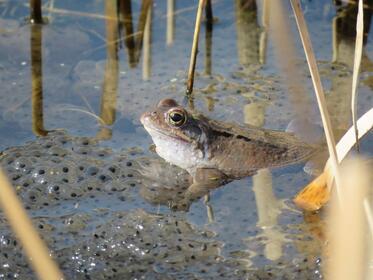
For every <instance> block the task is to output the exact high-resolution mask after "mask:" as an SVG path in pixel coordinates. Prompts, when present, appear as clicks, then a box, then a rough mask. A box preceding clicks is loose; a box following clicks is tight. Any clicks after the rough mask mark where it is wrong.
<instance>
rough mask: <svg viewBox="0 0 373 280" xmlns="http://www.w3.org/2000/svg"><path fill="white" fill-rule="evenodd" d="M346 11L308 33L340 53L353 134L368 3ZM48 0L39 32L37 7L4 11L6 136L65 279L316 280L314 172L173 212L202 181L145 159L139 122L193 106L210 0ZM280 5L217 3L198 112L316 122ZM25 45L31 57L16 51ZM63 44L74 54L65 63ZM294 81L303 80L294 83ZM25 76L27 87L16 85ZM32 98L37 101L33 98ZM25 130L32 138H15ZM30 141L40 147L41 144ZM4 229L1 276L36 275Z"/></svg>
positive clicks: (334, 73) (332, 69) (272, 173)
mask: <svg viewBox="0 0 373 280" xmlns="http://www.w3.org/2000/svg"><path fill="white" fill-rule="evenodd" d="M52 2H53V3H54V5H55V6H53V5H52V4H51V3H52ZM335 2H336V3H335V4H333V5H332V4H331V3H329V2H327V1H322V2H319V3H313V2H312V3H311V2H310V3H308V2H307V3H306V4H305V5H306V6H307V9H308V11H309V12H308V14H306V16H307V17H308V20H309V21H310V23H311V24H310V26H311V31H312V32H313V33H314V34H317V35H319V36H314V37H313V38H312V39H313V40H315V42H316V44H317V45H328V46H329V49H330V50H332V53H328V52H329V49H328V48H325V49H322V48H320V49H317V52H319V53H318V56H319V57H321V58H322V59H320V61H319V63H320V69H321V72H322V76H323V79H324V82H325V85H326V88H327V91H328V95H327V100H328V105H329V111H330V113H331V117H332V121H333V124H334V128H335V129H336V132H337V136H341V135H342V134H343V133H344V131H345V130H346V128H348V127H349V125H350V119H351V117H350V109H349V105H350V92H351V78H350V76H351V75H350V72H351V69H352V63H353V60H352V58H353V52H354V40H353V38H354V37H355V23H356V11H357V6H356V5H355V4H354V3H348V4H344V3H339V1H335ZM51 3H48V4H46V5H45V6H43V12H44V16H45V15H49V17H50V19H52V18H53V20H49V23H47V24H41V21H42V17H41V16H42V15H41V11H40V10H39V9H37V8H33V9H31V17H32V18H33V19H34V21H33V23H32V24H28V25H24V24H20V23H19V22H21V21H22V20H23V18H24V17H25V16H26V15H27V12H28V6H25V3H23V2H22V1H20V2H19V3H18V4H17V5H15V4H11V3H10V2H9V1H4V2H2V3H0V15H1V18H0V20H1V25H0V26H4V27H0V37H4V38H5V39H3V38H1V39H0V58H4V59H2V61H1V62H0V71H1V72H2V73H3V75H2V77H4V78H3V80H2V83H4V89H3V92H2V93H1V95H2V96H1V103H2V104H0V108H1V113H2V114H1V116H0V117H1V122H2V124H0V131H2V132H5V131H7V133H8V134H5V133H2V134H3V135H2V137H3V139H4V142H3V141H2V140H1V141H0V142H3V143H2V146H1V147H2V148H4V151H3V155H2V156H1V157H0V161H1V164H2V166H4V168H5V169H6V170H7V171H8V174H9V175H10V178H11V179H12V181H13V184H14V186H15V187H16V189H17V192H18V195H19V196H20V198H21V199H22V201H23V203H24V205H25V206H26V207H27V209H28V211H29V213H30V214H31V216H32V217H33V220H34V222H35V224H37V225H39V230H40V231H41V232H42V234H43V236H44V237H45V240H46V242H47V243H48V245H49V246H50V248H51V250H52V253H53V254H52V255H53V256H55V258H56V260H57V262H58V263H59V265H60V266H61V268H62V269H63V271H64V273H66V275H67V277H71V278H75V277H77V278H79V277H84V276H87V275H88V276H89V275H91V276H92V275H96V276H95V277H94V278H95V279H103V278H105V277H122V279H123V278H126V277H127V278H131V277H132V278H134V277H145V278H147V277H148V278H154V279H157V277H158V278H159V279H168V278H170V279H172V278H175V277H185V278H192V277H197V278H198V277H200V278H203V277H206V275H207V277H210V278H212V277H214V278H221V279H227V278H230V279H242V278H245V277H258V278H260V279H273V278H271V276H273V275H278V277H279V278H281V277H282V276H283V278H284V279H291V277H294V275H297V276H299V277H310V279H318V278H319V273H320V260H319V259H318V257H319V255H320V247H321V245H320V244H322V243H323V242H324V240H323V229H322V228H323V221H322V218H323V217H322V215H318V214H315V215H308V216H303V214H302V213H300V212H299V211H298V210H296V209H294V207H293V205H292V204H291V203H290V201H289V198H291V197H292V195H294V194H295V193H296V192H297V190H298V189H299V188H300V187H301V186H303V185H304V184H305V183H306V182H308V181H309V180H310V177H309V176H307V175H306V174H304V172H303V170H302V166H301V165H296V166H293V167H284V168H279V169H275V170H270V169H263V170H260V171H259V172H258V173H257V174H256V175H254V176H253V177H252V178H246V179H242V180H239V181H234V182H231V183H229V184H228V185H226V186H225V187H223V188H219V189H215V190H213V191H211V192H209V191H208V192H204V193H201V194H198V195H196V197H195V198H193V199H192V201H191V202H190V204H189V205H187V206H188V207H187V208H188V212H183V211H181V212H174V211H172V208H173V207H172V206H173V204H174V203H175V201H177V200H182V199H184V198H185V197H184V195H185V190H186V186H188V185H189V184H190V178H189V177H188V175H187V174H186V173H185V172H184V171H182V170H180V169H178V168H176V167H175V166H170V165H168V164H166V163H165V162H162V161H160V160H159V158H158V157H157V156H156V155H155V154H154V153H152V152H150V151H148V147H149V145H150V143H151V140H150V138H149V137H148V136H147V135H146V133H145V132H144V130H143V128H142V127H141V126H140V125H139V122H138V119H139V116H140V114H141V113H142V112H144V111H145V110H147V109H148V108H149V107H150V106H154V105H155V104H156V103H157V102H158V101H159V99H161V98H165V97H172V98H176V99H178V100H181V99H182V98H183V97H184V93H185V88H186V70H187V65H188V60H189V55H190V54H189V52H190V47H191V40H192V35H193V34H192V30H193V27H194V20H195V12H196V7H197V2H196V1H194V2H193V3H189V2H188V3H187V2H186V1H175V0H168V1H163V2H153V1H152V0H143V1H127V0H117V1H104V2H99V1H90V2H89V4H90V5H88V4H86V3H85V4H82V3H80V2H76V3H75V2H71V1H67V2H66V3H65V4H61V3H60V2H59V1H51ZM31 4H35V5H36V6H38V4H39V5H40V1H31ZM80 4H82V6H81V7H82V8H80V6H79V5H80ZM58 5H60V6H58ZM367 5H369V6H368V7H371V5H372V3H370V2H369V3H368V4H367ZM10 7H11V8H10ZM270 9H271V7H270V1H254V0H236V1H234V2H233V3H231V2H230V1H206V7H205V14H204V20H203V22H202V23H203V25H202V26H201V27H202V28H201V34H202V35H204V36H202V35H201V36H200V39H201V40H200V46H199V55H198V58H197V69H196V77H195V89H194V93H193V99H189V107H190V108H196V109H198V110H199V111H202V112H203V113H205V114H206V115H208V116H210V117H213V118H216V119H219V120H233V121H236V122H241V123H242V122H244V123H247V124H250V125H255V126H258V127H269V128H277V129H285V128H286V126H287V124H288V123H289V122H290V121H291V120H292V119H293V118H297V119H299V118H301V117H305V118H307V119H310V120H311V121H313V122H319V120H318V119H317V117H315V116H316V115H317V112H316V113H315V111H317V110H316V109H315V108H316V106H315V105H314V100H313V99H312V98H313V95H312V94H310V93H312V87H311V84H310V83H309V82H307V80H308V76H307V75H308V74H307V72H306V71H305V66H304V61H303V59H300V58H299V54H298V53H297V49H299V46H300V43H299V40H297V39H295V38H296V37H294V36H293V35H292V34H291V33H289V34H284V33H283V32H284V31H283V30H282V31H281V30H280V29H276V28H280V27H281V26H280V25H278V26H277V25H276V26H273V21H272V20H273V18H272V17H271V15H270ZM371 10H372V9H371V8H367V9H365V10H364V19H365V25H364V26H365V27H366V30H365V33H364V34H365V38H364V45H365V52H364V58H363V64H362V72H363V73H365V75H363V78H362V79H363V81H362V82H363V84H362V85H361V89H360V92H361V93H359V94H361V98H362V99H361V104H359V110H360V112H364V111H365V110H366V108H369V107H371V106H372V98H371V97H369V94H370V91H371V88H372V84H373V83H372V82H371V81H372V79H371V71H372V67H371V61H370V59H369V56H370V55H371V53H372V51H373V50H372V48H371V47H370V46H369V44H368V42H371V38H370V34H369V31H370V29H369V28H370V21H371ZM322 11H324V14H322ZM325 11H326V12H325ZM286 13H289V14H290V10H289V9H288V10H286V11H285V12H284V14H286ZM320 15H321V16H320ZM320 17H321V19H320ZM319 22H321V23H319ZM288 24H289V25H290V26H293V23H288ZM312 24H314V27H312V26H313V25H312ZM329 27H332V29H331V30H332V36H329V35H330V34H329V33H328V31H325V30H326V29H328V30H329ZM291 28H292V27H290V30H291ZM271 30H272V31H273V30H277V32H278V34H271ZM319 30H321V31H319ZM28 32H29V34H28ZM73 32H76V33H74V34H75V35H74V36H72V37H68V34H69V33H70V34H72V33H73ZM203 33H204V34H203ZM56 34H57V35H56ZM27 35H29V37H27V38H30V40H29V42H28V43H29V44H30V48H29V49H27V53H28V54H27V55H25V54H24V53H23V52H25V53H26V51H24V50H25V49H24V48H25V46H24V45H25V44H23V43H22V42H23V41H17V40H20V39H19V38H22V37H25V36H27ZM277 35H278V36H281V37H282V38H283V40H285V39H284V38H290V40H291V41H294V45H293V46H292V47H291V48H292V49H289V48H288V47H286V46H287V45H286V44H284V45H282V46H278V48H279V49H280V51H281V47H282V48H283V49H282V50H283V51H289V52H293V53H295V54H296V59H295V61H291V63H289V62H287V63H285V62H283V61H284V60H286V59H287V56H286V55H284V56H283V57H280V58H279V59H277V60H276V59H275V53H276V51H277V50H276V48H275V47H274V46H273V45H272V44H273V42H274V40H273V36H277ZM64 36H66V38H67V39H66V38H65V37H64ZM83 37H84V38H85V41H83V43H80V41H79V40H82V38H83ZM202 38H203V39H202ZM329 38H332V40H329ZM58 40H60V41H58ZM74 40H76V42H74ZM53 41H56V43H55V44H54V42H53ZM103 41H104V45H103V43H102V42H103ZM8 42H9V43H8ZM15 43H17V44H15ZM72 43H73V44H72ZM13 45H15V46H17V47H14V50H13V48H12V47H10V46H13ZM71 45H74V47H75V48H76V49H74V48H73V47H71ZM80 45H82V46H83V47H84V48H82V49H79V46H80ZM56 46H58V47H59V48H62V49H63V48H66V50H65V52H64V54H61V53H59V52H56V49H57V47H56ZM103 46H104V47H103ZM55 53H57V54H58V55H57V56H54V54H55ZM18 54H19V55H20V56H21V57H23V56H24V55H25V57H29V58H28V59H27V58H24V61H26V62H27V61H30V69H29V70H30V71H31V83H28V82H27V81H29V82H30V80H29V76H27V75H24V74H23V72H24V71H25V70H24V69H23V68H21V67H20V66H19V65H21V63H22V61H18V60H17V59H16V58H15V57H16V56H17V55H18ZM59 56H60V57H59ZM9 57H11V59H9ZM329 58H330V61H329V60H328V59H329ZM281 59H282V60H281ZM275 61H277V62H278V63H277V64H276V63H275ZM56 65H57V66H58V67H57V66H56ZM287 73H288V75H289V76H293V77H299V78H295V81H293V84H292V81H291V80H289V79H287V76H286V75H287ZM14 77H18V78H17V79H19V80H17V81H16V82H14V83H15V84H14V85H12V81H14V80H15V78H14ZM286 81H287V82H286ZM365 83H366V84H365ZM20 84H21V85H22V86H19V85H20ZM30 88H31V92H32V93H31V102H29V101H28V100H29V97H25V95H26V94H28V93H29V92H30V90H29V89H30ZM54 88H57V89H58V90H56V89H54ZM11 93H12V94H14V96H13V97H11V96H10V94H11ZM43 97H44V99H43ZM12 98H14V99H12ZM24 100H26V101H24ZM30 108H31V118H28V115H27V112H28V111H29V110H30ZM82 111H84V112H85V113H86V114H82ZM95 112H97V113H95ZM90 115H93V116H95V117H94V118H92V117H89V116H90ZM14 125H18V129H19V130H20V131H22V133H23V134H22V137H21V138H19V135H20V134H19V133H20V132H18V131H16V130H11V129H9V127H12V126H14ZM64 130H66V131H67V132H65V131H64ZM31 131H32V133H33V134H34V135H35V136H40V137H38V138H37V139H36V140H35V139H34V138H32V137H31ZM25 135H26V136H25ZM72 135H75V136H72ZM29 139H33V141H31V142H28V143H25V140H29ZM5 140H6V141H5ZM5 143H6V144H5ZM15 145H20V146H19V147H15V148H12V146H15ZM366 146H367V147H368V149H371V145H366ZM206 194H209V197H208V196H205V195H206ZM203 196H204V197H205V199H204V200H202V199H199V198H201V197H203ZM170 208H171V209H170ZM0 219H1V221H2V222H1V231H0V232H1V236H0V238H1V239H2V240H5V241H6V242H5V243H7V242H8V241H9V242H8V243H7V245H6V246H5V245H4V248H2V250H1V251H2V252H5V254H8V255H7V256H8V257H5V256H4V255H1V256H0V262H1V263H7V264H9V268H8V269H7V268H6V267H2V268H0V278H1V277H2V276H1V275H6V273H14V275H15V274H17V273H18V275H21V276H25V275H29V274H28V273H29V268H28V267H26V266H25V259H24V257H23V256H21V257H20V256H18V255H17V254H16V253H17V252H20V248H19V245H17V244H16V243H15V245H14V243H12V241H13V240H14V238H13V237H12V235H11V233H10V231H9V229H8V228H7V226H6V223H5V221H4V218H3V216H0ZM5 243H2V244H5ZM12 244H13V245H12ZM9 256H10V257H9ZM74 258H76V260H77V261H76V262H74V261H72V260H74ZM304 260H306V261H304ZM92 264H94V265H92ZM294 264H295V265H294Z"/></svg>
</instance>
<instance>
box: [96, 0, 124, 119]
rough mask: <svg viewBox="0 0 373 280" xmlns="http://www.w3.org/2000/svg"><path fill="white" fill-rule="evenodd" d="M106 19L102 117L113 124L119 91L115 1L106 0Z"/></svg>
mask: <svg viewBox="0 0 373 280" xmlns="http://www.w3.org/2000/svg"><path fill="white" fill-rule="evenodd" d="M105 11H106V14H107V15H108V17H107V20H106V44H107V58H106V67H105V76H104V85H103V94H102V98H101V113H100V116H101V119H102V120H103V121H104V122H105V124H106V125H112V124H113V123H114V121H115V108H116V101H117V91H118V71H119V62H118V34H119V33H118V20H112V18H113V17H114V16H115V15H117V5H116V3H115V2H114V1H105Z"/></svg>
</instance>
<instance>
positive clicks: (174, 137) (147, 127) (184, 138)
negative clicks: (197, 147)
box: [143, 123, 192, 143]
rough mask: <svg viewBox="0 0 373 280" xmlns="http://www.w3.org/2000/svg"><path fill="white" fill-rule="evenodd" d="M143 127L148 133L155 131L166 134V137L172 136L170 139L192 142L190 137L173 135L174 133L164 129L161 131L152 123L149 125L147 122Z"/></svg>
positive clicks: (151, 133)
mask: <svg viewBox="0 0 373 280" xmlns="http://www.w3.org/2000/svg"><path fill="white" fill-rule="evenodd" d="M143 124H144V123H143ZM144 128H145V129H146V130H147V131H148V133H149V134H150V135H153V134H154V133H155V134H158V135H163V136H166V137H168V138H172V139H175V140H178V141H181V142H184V143H191V142H192V141H191V139H190V138H188V137H187V136H184V135H175V134H172V133H167V132H164V131H162V130H160V129H158V128H156V127H154V126H152V125H150V124H149V123H147V124H144Z"/></svg>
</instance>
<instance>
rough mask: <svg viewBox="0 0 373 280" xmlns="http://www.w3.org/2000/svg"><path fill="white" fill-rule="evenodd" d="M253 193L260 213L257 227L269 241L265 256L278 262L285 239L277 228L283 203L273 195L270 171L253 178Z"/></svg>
mask: <svg viewBox="0 0 373 280" xmlns="http://www.w3.org/2000/svg"><path fill="white" fill-rule="evenodd" d="M253 191H254V193H255V201H256V206H257V212H258V223H257V226H258V227H260V228H262V230H263V233H262V235H263V237H264V238H265V239H266V240H267V241H266V245H265V249H264V254H265V256H266V258H267V259H269V260H277V259H279V258H280V257H281V256H282V244H283V243H284V239H285V237H284V234H283V233H282V232H280V231H279V230H278V229H277V228H276V226H277V225H278V221H277V220H278V216H279V214H280V213H281V202H280V201H278V200H277V198H276V197H275V195H274V194H273V189H272V175H271V172H270V171H269V169H261V170H259V171H258V172H257V174H256V175H254V176H253Z"/></svg>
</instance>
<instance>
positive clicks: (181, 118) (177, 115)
mask: <svg viewBox="0 0 373 280" xmlns="http://www.w3.org/2000/svg"><path fill="white" fill-rule="evenodd" d="M186 120H187V116H186V113H185V112H184V111H181V110H172V111H170V112H169V113H168V122H169V123H170V124H171V125H173V126H182V125H183V124H184V123H185V122H186Z"/></svg>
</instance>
